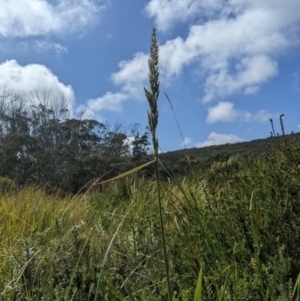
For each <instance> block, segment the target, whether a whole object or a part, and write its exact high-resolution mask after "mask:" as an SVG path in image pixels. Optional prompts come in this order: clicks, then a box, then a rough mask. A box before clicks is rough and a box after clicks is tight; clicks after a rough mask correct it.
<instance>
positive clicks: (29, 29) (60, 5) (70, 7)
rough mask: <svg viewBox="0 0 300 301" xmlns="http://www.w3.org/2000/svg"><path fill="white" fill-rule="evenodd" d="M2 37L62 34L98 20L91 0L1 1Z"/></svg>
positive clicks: (97, 9)
mask: <svg viewBox="0 0 300 301" xmlns="http://www.w3.org/2000/svg"><path fill="white" fill-rule="evenodd" d="M0 7H1V10H0V37H1V36H2V37H4V38H15V37H21V38H24V37H30V36H35V37H36V36H41V35H61V34H64V33H66V32H71V31H75V30H77V29H80V28H82V27H85V26H87V25H91V24H93V23H94V22H96V21H97V19H96V17H97V13H98V12H99V11H100V10H101V8H102V7H101V6H99V5H97V4H95V1H92V0H83V1H82V0H57V1H46V0H10V1H6V0H0Z"/></svg>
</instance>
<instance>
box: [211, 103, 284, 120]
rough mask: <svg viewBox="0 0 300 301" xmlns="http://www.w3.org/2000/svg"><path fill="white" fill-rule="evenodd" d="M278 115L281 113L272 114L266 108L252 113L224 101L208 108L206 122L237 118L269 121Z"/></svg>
mask: <svg viewBox="0 0 300 301" xmlns="http://www.w3.org/2000/svg"><path fill="white" fill-rule="evenodd" d="M278 116H279V114H272V113H269V112H267V111H266V110H260V111H258V112H257V113H256V114H252V113H250V112H248V111H242V110H237V109H235V108H234V104H233V103H231V102H228V101H223V102H219V103H218V104H217V105H216V106H214V107H211V108H209V109H208V115H207V117H206V122H207V123H215V122H233V121H236V120H237V119H238V120H241V121H244V122H253V121H255V122H268V121H269V120H270V118H276V117H278Z"/></svg>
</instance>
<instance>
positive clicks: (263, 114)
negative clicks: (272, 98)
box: [252, 110, 279, 122]
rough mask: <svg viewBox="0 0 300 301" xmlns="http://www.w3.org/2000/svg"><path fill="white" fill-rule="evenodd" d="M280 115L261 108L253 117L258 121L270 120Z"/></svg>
mask: <svg viewBox="0 0 300 301" xmlns="http://www.w3.org/2000/svg"><path fill="white" fill-rule="evenodd" d="M277 117H279V114H271V113H269V112H267V111H266V110H260V111H259V112H257V113H256V114H255V115H253V117H252V119H253V120H254V121H258V122H269V120H270V119H274V118H277Z"/></svg>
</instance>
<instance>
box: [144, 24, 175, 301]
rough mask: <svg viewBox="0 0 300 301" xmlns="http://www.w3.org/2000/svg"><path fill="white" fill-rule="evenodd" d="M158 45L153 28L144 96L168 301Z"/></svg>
mask: <svg viewBox="0 0 300 301" xmlns="http://www.w3.org/2000/svg"><path fill="white" fill-rule="evenodd" d="M158 56H159V54H158V43H157V40H156V30H155V28H153V30H152V39H151V48H150V58H149V61H148V66H149V83H150V89H151V90H150V91H148V90H147V89H146V88H145V94H146V97H147V99H148V103H149V107H150V111H148V123H149V129H150V132H151V136H152V145H153V153H154V158H155V177H156V189H157V200H158V209H159V217H160V227H161V239H162V247H163V253H164V262H165V270H166V279H167V287H168V300H169V301H171V300H172V293H171V283H170V275H169V260H168V253H167V247H166V237H165V226H164V217H163V206H162V201H161V194H160V184H159V172H158V170H159V155H158V151H159V146H158V139H157V137H156V127H157V124H158V108H157V101H158V97H159V68H158Z"/></svg>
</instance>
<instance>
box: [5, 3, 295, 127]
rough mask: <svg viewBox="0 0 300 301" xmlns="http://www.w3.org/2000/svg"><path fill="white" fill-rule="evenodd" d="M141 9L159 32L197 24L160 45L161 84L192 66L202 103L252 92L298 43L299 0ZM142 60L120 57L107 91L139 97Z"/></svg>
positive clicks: (139, 56)
mask: <svg viewBox="0 0 300 301" xmlns="http://www.w3.org/2000/svg"><path fill="white" fill-rule="evenodd" d="M0 1H1V0H0ZM145 9H146V12H147V13H148V15H149V16H150V17H153V18H155V21H156V24H157V25H158V26H159V28H160V29H163V30H167V29H168V28H170V27H171V26H172V25H173V24H174V23H175V22H177V21H180V22H188V23H192V22H193V23H194V24H196V25H192V26H190V28H189V32H188V34H187V37H186V38H184V37H176V38H174V39H170V40H168V41H166V42H165V43H163V44H161V45H160V74H161V82H162V83H169V82H170V81H171V80H172V79H173V77H176V76H179V75H181V74H182V72H183V71H184V68H185V67H186V66H193V67H194V68H196V69H197V71H199V72H198V73H200V74H201V75H202V76H204V77H205V83H204V97H203V101H204V102H208V101H211V100H214V99H215V98H216V97H218V98H220V97H221V98H223V97H226V96H229V95H232V94H234V93H244V94H255V93H257V92H258V91H259V89H260V87H261V85H262V84H263V83H265V82H267V81H268V80H270V79H271V78H272V77H274V76H276V75H277V74H278V64H277V61H276V58H277V57H278V55H279V54H280V53H282V51H283V50H286V49H287V48H288V47H292V46H294V45H295V44H296V43H297V41H299V38H298V36H297V34H298V35H299V32H298V31H299V28H300V26H299V25H300V24H299V23H300V14H298V13H296V12H298V11H300V2H299V0H285V1H282V0H263V1H262V0H228V1H224V0H203V1H194V0H150V1H149V2H148V4H147V5H146V7H145ZM147 60H148V54H145V53H142V52H138V53H136V54H135V55H134V56H133V58H132V59H129V60H125V61H121V62H120V63H119V70H118V71H117V72H115V73H113V74H112V75H111V80H112V82H113V83H114V84H115V85H119V86H120V92H118V93H113V92H108V94H109V95H114V94H116V95H119V94H121V95H122V99H123V100H122V102H123V101H124V100H126V99H144V92H143V86H144V85H145V81H146V79H147V76H148V67H147ZM106 97H107V95H104V96H103V97H101V98H100V99H102V98H104V99H105V98H106ZM118 97H120V96H118ZM116 102H118V104H120V103H121V102H120V101H116ZM102 107H103V106H102V105H101V106H99V107H98V108H99V109H102ZM112 108H113V109H114V110H115V106H112ZM228 109H229V108H228V107H227V110H228ZM214 112H215V111H212V113H214ZM212 113H211V114H212ZM228 114H229V115H227V117H224V116H225V114H223V117H222V118H223V119H224V118H225V119H226V118H227V120H228V118H229V117H228V116H232V114H234V111H233V108H232V110H231V112H229V113H228ZM219 116H220V115H219ZM208 120H211V121H212V120H214V118H213V117H210V118H209V119H208Z"/></svg>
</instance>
